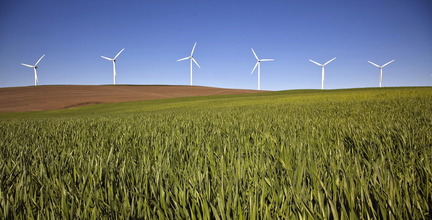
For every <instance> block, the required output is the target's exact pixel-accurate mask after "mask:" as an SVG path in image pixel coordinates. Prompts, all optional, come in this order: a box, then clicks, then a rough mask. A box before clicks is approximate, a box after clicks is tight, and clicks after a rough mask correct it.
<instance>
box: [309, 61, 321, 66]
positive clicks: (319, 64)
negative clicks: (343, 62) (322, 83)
mask: <svg viewBox="0 0 432 220" xmlns="http://www.w3.org/2000/svg"><path fill="white" fill-rule="evenodd" d="M309 61H311V62H312V63H315V64H316V65H318V66H323V65H322V64H321V63H318V62H315V61H313V60H309Z"/></svg>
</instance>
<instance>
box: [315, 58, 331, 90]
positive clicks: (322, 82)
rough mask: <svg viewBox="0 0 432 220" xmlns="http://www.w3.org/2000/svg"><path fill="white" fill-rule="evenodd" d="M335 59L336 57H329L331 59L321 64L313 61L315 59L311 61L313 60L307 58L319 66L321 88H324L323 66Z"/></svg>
mask: <svg viewBox="0 0 432 220" xmlns="http://www.w3.org/2000/svg"><path fill="white" fill-rule="evenodd" d="M335 59H336V57H335V58H333V59H331V60H329V61H327V62H326V63H324V64H321V63H318V62H315V61H313V60H309V61H311V62H312V63H315V64H316V65H318V66H321V89H324V67H325V66H326V65H327V64H329V63H330V62H332V61H333V60H335Z"/></svg>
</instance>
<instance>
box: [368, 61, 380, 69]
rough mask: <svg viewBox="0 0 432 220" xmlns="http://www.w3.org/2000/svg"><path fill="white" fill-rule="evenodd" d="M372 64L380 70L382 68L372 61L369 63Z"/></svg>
mask: <svg viewBox="0 0 432 220" xmlns="http://www.w3.org/2000/svg"><path fill="white" fill-rule="evenodd" d="M368 62H369V63H370V64H372V65H374V66H376V67H378V68H381V66H380V65H378V64H375V63H372V62H371V61H368Z"/></svg>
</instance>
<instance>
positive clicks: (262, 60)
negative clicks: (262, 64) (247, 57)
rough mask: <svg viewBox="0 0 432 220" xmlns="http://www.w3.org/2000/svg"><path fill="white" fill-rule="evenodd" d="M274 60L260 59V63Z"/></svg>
mask: <svg viewBox="0 0 432 220" xmlns="http://www.w3.org/2000/svg"><path fill="white" fill-rule="evenodd" d="M273 60H274V59H261V60H260V61H273Z"/></svg>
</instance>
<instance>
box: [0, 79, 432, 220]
mask: <svg viewBox="0 0 432 220" xmlns="http://www.w3.org/2000/svg"><path fill="white" fill-rule="evenodd" d="M0 146H1V151H0V175H1V176H0V218H6V219H24V218H30V219H31V218H35V219H36V218H37V219H100V218H110V219H116V218H120V219H153V218H159V219H430V218H432V212H431V205H432V88H431V87H424V88H381V89H348V90H328V91H319V90H302V91H280V92H268V93H260V94H249V95H226V96H209V97H189V98H176V99H164V100H153V101H141V102H129V103H117V104H102V105H94V106H87V107H82V108H76V109H67V110H59V111H47V112H30V113H8V114H0Z"/></svg>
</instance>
